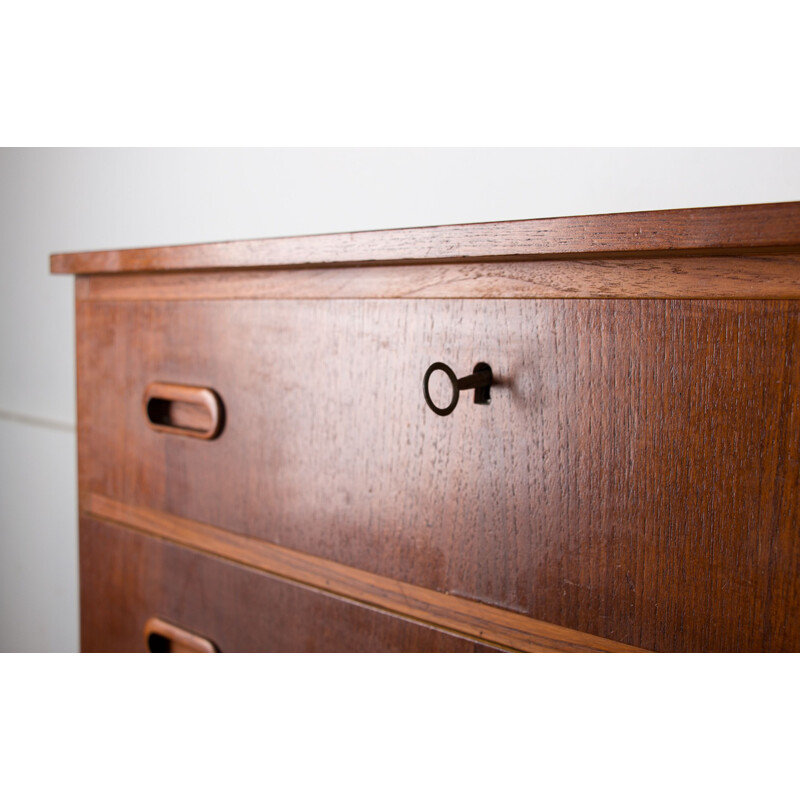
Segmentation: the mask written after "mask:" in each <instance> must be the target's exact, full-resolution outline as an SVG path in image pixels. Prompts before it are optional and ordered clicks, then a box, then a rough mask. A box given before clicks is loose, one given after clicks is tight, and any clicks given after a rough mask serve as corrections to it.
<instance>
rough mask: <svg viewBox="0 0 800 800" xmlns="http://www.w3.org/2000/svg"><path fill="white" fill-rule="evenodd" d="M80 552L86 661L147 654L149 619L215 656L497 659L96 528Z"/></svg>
mask: <svg viewBox="0 0 800 800" xmlns="http://www.w3.org/2000/svg"><path fill="white" fill-rule="evenodd" d="M80 548H81V567H80V569H81V649H82V650H83V651H84V652H97V651H122V652H131V651H142V650H145V649H147V642H146V640H145V629H146V627H147V626H148V622H149V621H151V620H154V619H155V620H160V621H163V622H165V623H167V624H168V625H171V626H174V627H176V628H178V629H180V630H183V631H187V632H190V633H192V634H194V635H195V636H197V637H201V638H202V639H204V640H207V641H208V642H211V643H213V645H214V646H215V647H216V649H218V650H221V651H251V652H252V651H258V652H298V651H299V652H326V651H327V652H471V653H472V652H496V650H495V649H494V648H491V647H488V646H485V645H482V644H480V643H479V642H475V641H472V640H470V639H465V638H462V637H459V636H454V635H451V634H448V633H445V632H443V631H440V630H437V629H435V628H429V627H426V626H424V625H420V624H417V623H414V622H410V621H408V620H405V619H402V618H400V617H394V616H392V615H390V614H385V613H382V612H379V611H375V610H372V609H369V608H366V607H364V606H360V605H357V604H354V603H351V602H347V601H344V600H340V599H337V598H335V597H331V596H329V595H325V594H321V593H319V592H315V591H311V590H308V589H305V588H302V587H300V586H298V585H296V584H292V583H288V582H286V581H282V580H279V579H276V578H272V577H269V576H268V575H265V574H263V573H260V572H257V571H255V570H252V569H248V568H246V567H241V566H237V565H234V564H232V563H230V562H227V561H223V560H221V559H217V558H212V557H209V556H206V555H200V554H198V553H195V552H194V551H192V550H187V549H184V548H182V547H178V546H176V545H173V544H169V543H165V542H161V541H159V540H157V539H154V538H151V537H149V536H145V535H143V534H139V533H134V532H132V531H129V530H127V529H125V528H121V527H117V526H114V525H107V524H104V523H100V522H97V521H95V520H90V519H86V518H83V519H81V524H80ZM158 630H159V629H157V632H158ZM166 630H167V631H168V630H169V628H168V627H167V628H166ZM151 641H152V640H151Z"/></svg>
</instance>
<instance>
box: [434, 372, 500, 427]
mask: <svg viewBox="0 0 800 800" xmlns="http://www.w3.org/2000/svg"><path fill="white" fill-rule="evenodd" d="M439 371H441V372H444V374H445V375H447V377H448V378H449V379H450V383H451V385H452V387H453V396H452V399H451V400H450V405H448V406H446V407H445V408H440V407H439V406H437V405H436V404H435V403H434V402H433V400H431V395H430V391H429V390H428V384H429V383H430V379H431V375H433V373H434V372H439ZM492 380H493V378H492V368H491V367H490V366H489V365H488V364H485V363H484V362H483V361H481V362H480V363H478V364H476V365H475V369H473V370H472V375H467V376H466V377H464V378H456V374H455V372H453V370H452V369H450V367H448V366H447V364H442V362H441V361H437V362H436V363H435V364H431V365H430V366H429V367H428V369H427V371H426V372H425V377H424V378H423V380H422V391H423V393H424V395H425V402H426V403H427V404H428V408H430V410H431V411H433V413H434V414H438V415H439V416H440V417H446V416H447V415H448V414H452V413H453V411H455V408H456V406H457V405H458V398H459V396H460V394H461V392H462V391H467V390H469V389H474V390H475V402H476V403H478V404H479V405H489V403H490V402H491V397H490V396H489V387H490V386H491V385H492Z"/></svg>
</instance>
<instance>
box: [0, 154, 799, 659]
mask: <svg viewBox="0 0 800 800" xmlns="http://www.w3.org/2000/svg"><path fill="white" fill-rule="evenodd" d="M787 200H800V149H792V150H776V149H773V150H737V149H719V150H649V149H625V150H536V149H534V150H519V149H497V150H494V149H493V150H485V149H479V150H475V149H458V150H441V149H429V150H396V149H389V150H387V149H350V150H97V149H93V150H91V149H90V150H13V149H6V150H0V650H74V649H77V648H78V594H77V583H78V581H77V523H76V514H77V501H76V492H77V489H76V464H75V453H76V446H75V399H74V395H75V382H74V344H75V342H74V333H73V324H74V314H73V297H74V294H73V279H72V278H69V277H63V276H51V275H49V274H48V269H49V265H48V256H49V254H50V253H53V252H63V251H74V250H97V249H107V248H113V249H116V248H122V247H141V246H146V245H168V244H180V243H185V242H202V241H218V240H226V239H241V238H254V237H262V236H283V235H292V234H307V233H326V232H334V231H347V230H363V229H375V228H394V227H406V226H414V225H437V224H444V223H457V222H482V221H489V220H500V219H523V218H533V217H549V216H562V215H570V214H595V213H605V212H615V211H640V210H647V209H658V208H680V207H690V206H708V205H732V204H739V203H765V202H779V201H787Z"/></svg>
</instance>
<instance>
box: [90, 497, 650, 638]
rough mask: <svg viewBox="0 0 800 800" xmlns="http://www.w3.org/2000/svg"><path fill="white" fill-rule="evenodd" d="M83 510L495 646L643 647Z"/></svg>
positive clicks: (200, 530) (229, 540)
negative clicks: (631, 645)
mask: <svg viewBox="0 0 800 800" xmlns="http://www.w3.org/2000/svg"><path fill="white" fill-rule="evenodd" d="M81 508H82V510H83V513H84V514H86V515H89V516H91V517H93V518H96V519H99V520H105V521H107V522H113V523H117V524H119V525H124V526H126V527H128V528H133V529H135V530H138V531H143V532H145V533H148V534H150V535H152V536H157V537H159V538H162V539H166V540H167V541H170V542H172V543H174V544H179V545H183V546H185V547H190V548H193V549H195V550H200V551H202V552H204V553H207V554H210V555H216V556H220V557H222V558H226V559H228V560H230V561H234V562H237V563H239V564H244V565H246V566H248V567H253V568H255V569H258V570H261V571H263V572H268V573H271V574H273V575H276V576H279V577H281V578H286V579H289V580H292V581H295V582H297V583H300V584H303V585H305V586H310V587H313V588H315V589H320V590H324V591H326V592H330V593H333V594H336V595H337V596H340V597H344V598H347V599H350V600H357V601H360V602H362V603H364V604H366V605H369V606H372V607H375V608H378V609H381V610H383V611H390V612H394V613H396V614H400V615H402V616H404V617H408V618H410V619H413V620H414V621H417V622H425V623H428V624H430V625H433V626H435V627H437V628H440V629H444V630H449V631H450V632H455V633H457V634H459V635H463V636H470V637H475V638H477V639H480V640H481V641H484V642H489V643H490V644H492V645H495V646H500V647H503V648H509V649H513V650H521V651H525V652H585V653H589V652H635V651H636V648H632V647H629V646H626V645H624V644H619V643H617V642H612V641H609V640H606V639H601V638H599V637H596V636H589V635H587V634H584V633H581V632H579V631H571V630H568V629H566V628H560V627H559V626H557V625H550V624H548V623H546V622H541V621H539V620H532V619H530V618H528V617H525V616H523V615H521V614H514V613H511V612H508V611H504V610H502V609H498V608H493V607H491V606H487V605H484V604H482V603H475V602H472V601H470V600H465V599H463V598H459V597H451V596H448V595H446V594H442V593H440V592H432V591H430V590H428V589H423V588H421V587H418V586H413V585H412V584H408V583H402V582H401V581H394V580H391V579H389V578H384V577H381V576H379V575H373V574H371V573H369V572H364V571H363V570H357V569H353V568H352V567H347V566H344V565H342V564H336V563H334V562H331V561H326V560H325V559H321V558H316V557H314V556H309V555H307V554H304V553H298V552H296V551H293V550H289V549H288V548H285V547H278V546H276V545H273V544H269V543H267V542H263V541H259V540H258V539H252V538H249V537H245V536H240V535H239V534H235V533H231V532H230V531H224V530H221V529H220V528H214V527H212V526H210V525H202V524H200V523H197V522H193V521H191V520H185V519H181V518H180V517H176V516H173V515H171V514H165V513H164V512H160V511H153V510H152V509H147V508H134V507H132V506H126V505H124V504H123V503H118V502H116V501H114V500H110V499H109V498H107V497H101V496H100V495H88V496H84V497H83V498H82V502H81Z"/></svg>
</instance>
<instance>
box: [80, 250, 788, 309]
mask: <svg viewBox="0 0 800 800" xmlns="http://www.w3.org/2000/svg"><path fill="white" fill-rule="evenodd" d="M77 293H78V297H79V299H81V300H87V301H110V300H121V301H138V300H234V299H247V300H260V299H264V300H266V299H300V300H315V299H359V298H378V297H380V298H431V299H458V298H475V299H490V298H498V299H500V298H519V299H522V298H592V297H597V298H637V297H641V298H651V297H666V298H753V299H800V255H798V254H796V253H791V254H784V255H757V254H755V255H748V256H747V257H746V258H745V257H742V256H738V257H736V256H670V257H653V258H637V257H629V258H616V259H605V260H601V259H595V260H583V261H577V260H560V261H554V260H543V261H525V262H495V263H480V264H426V265H417V266H414V267H398V266H395V267H385V266H376V267H339V268H338V269H329V268H322V269H299V268H298V269H279V268H275V269H271V270H229V271H221V272H206V273H202V272H164V273H161V274H150V273H148V274H121V275H94V276H91V277H79V278H78V289H77Z"/></svg>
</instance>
